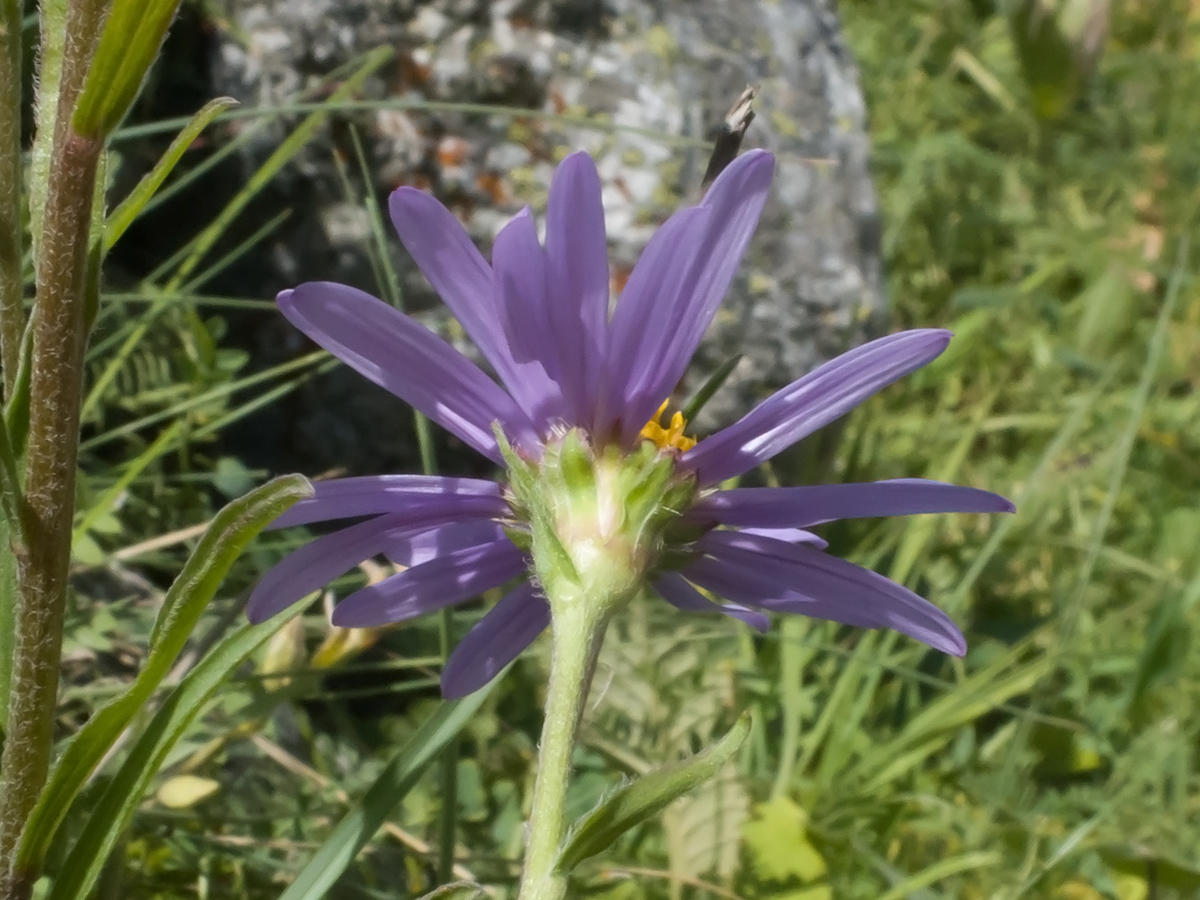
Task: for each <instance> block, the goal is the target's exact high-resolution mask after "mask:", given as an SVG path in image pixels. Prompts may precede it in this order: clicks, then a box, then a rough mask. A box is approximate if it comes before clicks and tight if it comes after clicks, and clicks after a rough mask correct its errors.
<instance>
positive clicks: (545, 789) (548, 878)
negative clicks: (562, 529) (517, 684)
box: [517, 597, 607, 900]
mask: <svg viewBox="0 0 1200 900" xmlns="http://www.w3.org/2000/svg"><path fill="white" fill-rule="evenodd" d="M551 606H552V607H553V609H554V621H553V625H552V630H551V644H550V647H551V649H550V683H549V685H548V686H547V688H546V720H545V723H544V724H543V726H542V741H541V745H540V746H539V748H538V762H537V774H536V776H535V778H534V782H533V803H532V805H531V808H530V812H529V843H528V846H527V848H526V850H525V866H524V869H523V870H522V872H521V888H520V891H519V893H518V894H517V897H518V900H562V898H563V897H565V896H566V891H567V876H566V873H563V872H558V871H556V869H555V863H556V862H557V860H558V853H559V848H560V847H561V845H562V841H563V836H564V835H565V833H566V820H565V816H564V805H565V801H566V796H567V782H568V781H569V779H570V774H571V754H572V752H573V751H574V749H575V739H576V737H577V736H578V734H579V722H580V719H581V717H582V714H583V705H584V703H585V702H586V701H587V696H588V690H589V688H590V687H591V684H592V675H593V673H594V671H595V666H596V655H597V654H598V653H599V652H600V642H601V640H602V639H603V637H604V628H605V625H606V624H607V612H606V611H605V610H604V609H603V608H598V607H597V606H596V605H595V604H591V603H588V602H587V598H586V597H579V598H575V599H574V601H573V602H570V603H564V604H554V603H552V604H551Z"/></svg>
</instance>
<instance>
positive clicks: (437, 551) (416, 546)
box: [382, 519, 505, 566]
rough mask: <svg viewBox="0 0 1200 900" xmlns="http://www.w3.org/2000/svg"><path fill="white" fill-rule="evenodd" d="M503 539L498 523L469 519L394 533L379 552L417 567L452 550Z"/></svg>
mask: <svg viewBox="0 0 1200 900" xmlns="http://www.w3.org/2000/svg"><path fill="white" fill-rule="evenodd" d="M504 539H505V537H504V529H503V528H502V527H501V526H500V525H499V524H498V523H496V522H489V521H486V520H481V519H468V520H466V521H463V522H446V523H445V524H442V525H437V526H435V527H433V528H412V529H408V530H407V531H403V532H399V533H396V534H395V535H393V536H391V537H390V538H389V539H388V540H386V541H385V543H384V546H383V550H382V552H383V553H384V554H386V555H387V558H388V559H390V560H391V561H392V562H394V563H395V564H396V565H398V566H419V565H422V564H424V563H427V562H429V561H430V560H432V559H436V558H437V557H439V556H445V555H446V554H447V553H451V552H453V551H455V550H465V549H467V548H468V547H479V546H482V545H483V544H494V543H496V542H498V541H501V540H504Z"/></svg>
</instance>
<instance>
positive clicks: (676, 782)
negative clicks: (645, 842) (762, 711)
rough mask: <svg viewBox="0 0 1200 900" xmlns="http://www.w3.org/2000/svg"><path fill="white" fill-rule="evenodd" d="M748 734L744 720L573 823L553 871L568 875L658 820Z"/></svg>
mask: <svg viewBox="0 0 1200 900" xmlns="http://www.w3.org/2000/svg"><path fill="white" fill-rule="evenodd" d="M749 733H750V717H749V716H748V715H743V716H742V717H741V718H740V719H738V721H737V724H736V725H734V726H733V728H732V729H730V731H729V733H728V734H727V735H725V737H723V738H721V740H719V741H718V742H717V743H716V744H714V745H713V746H711V747H709V748H708V749H707V750H705V751H703V752H701V753H698V754H696V755H695V756H693V757H692V758H691V759H687V760H684V761H682V762H678V763H675V764H673V765H669V766H664V767H662V768H661V769H656V770H655V771H653V772H651V773H650V774H649V775H645V776H643V777H641V778H639V779H637V780H636V781H634V782H632V783H630V784H627V785H625V786H624V787H621V788H619V789H618V790H617V791H615V792H614V793H613V794H612V795H611V796H609V797H607V798H606V799H604V800H602V801H601V802H600V805H599V806H597V807H596V808H595V809H594V810H592V811H591V812H590V813H588V814H587V815H585V816H584V817H583V818H582V819H580V820H579V821H578V822H576V823H575V826H574V827H573V828H572V829H571V833H570V834H569V835H568V836H567V840H566V843H565V846H564V847H563V849H562V852H561V853H560V854H559V858H558V865H557V869H558V870H559V871H560V872H565V873H569V872H571V871H572V870H573V869H574V868H575V867H576V866H578V865H579V864H580V863H581V862H583V861H584V860H585V859H588V858H590V857H592V856H595V855H596V854H597V853H600V852H602V851H603V850H605V849H606V848H608V847H609V846H610V845H611V844H612V843H613V842H614V841H615V840H616V839H617V838H619V837H620V836H621V835H623V834H624V833H625V832H626V831H628V830H629V829H630V828H632V827H633V826H635V825H637V824H639V823H641V822H644V821H646V820H647V819H649V818H650V817H651V816H654V815H657V814H658V813H660V812H662V810H663V809H665V808H666V806H667V805H668V804H669V803H670V802H671V801H672V800H676V799H678V798H679V797H682V796H683V795H684V794H686V793H687V792H688V791H690V790H692V788H694V787H696V786H697V785H699V784H701V783H703V782H705V781H707V780H708V779H710V778H712V777H713V776H714V775H716V774H717V772H718V771H719V770H720V768H721V766H723V765H724V764H725V763H726V762H728V761H729V759H730V757H732V756H733V754H734V753H735V752H737V749H738V747H740V746H741V745H742V741H744V740H745V739H746V735H747V734H749Z"/></svg>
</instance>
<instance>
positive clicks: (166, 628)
mask: <svg viewBox="0 0 1200 900" xmlns="http://www.w3.org/2000/svg"><path fill="white" fill-rule="evenodd" d="M311 496H312V485H311V484H309V482H308V479H306V478H304V477H302V476H300V475H287V476H284V477H282V478H277V479H275V480H274V481H271V482H268V483H267V484H264V485H263V486H262V487H260V488H258V490H256V491H253V492H252V493H250V494H247V495H246V496H245V497H242V498H241V499H240V500H235V501H234V502H233V503H230V504H229V505H228V506H226V507H225V508H224V509H223V510H221V511H220V512H219V513H217V515H216V517H215V518H214V519H213V522H212V524H211V525H209V527H208V530H207V531H205V533H204V536H203V537H201V538H200V543H199V544H197V545H196V549H195V550H193V551H192V555H191V556H190V557H189V558H188V561H187V563H185V564H184V567H183V571H182V572H180V573H179V577H178V578H177V579H175V583H174V584H172V585H171V588H170V590H169V591H168V592H167V596H166V599H165V600H164V602H163V607H162V609H161V610H160V611H159V616H158V620H157V621H156V622H155V624H154V631H153V633H152V634H151V637H150V653H149V655H148V656H147V657H146V663H145V666H144V667H143V668H142V671H141V673H139V675H138V677H137V679H136V680H135V681H134V682H133V684H132V685H130V687H129V690H128V691H126V692H125V693H124V694H123V695H121V696H120V697H118V698H117V699H116V700H114V701H113V702H112V703H110V704H108V706H106V707H104V708H103V709H101V710H99V711H98V712H97V713H96V714H95V715H93V716H92V717H91V718H90V719H89V720H88V722H87V724H86V725H84V726H83V727H82V728H81V729H80V730H79V731H78V732H77V733H76V734H75V736H74V737H73V738H72V739H71V741H70V743H69V744H68V745H67V748H66V750H64V751H63V754H62V756H61V757H59V760H58V763H57V764H56V765H55V767H54V771H53V772H52V773H51V775H50V780H49V781H48V782H47V784H46V787H45V789H44V790H43V791H42V794H41V796H40V797H39V798H38V803H37V806H35V807H34V809H33V812H32V813H31V814H30V818H29V822H28V823H27V824H26V826H25V831H24V833H23V834H22V837H21V845H20V847H19V849H18V852H17V866H18V868H20V869H23V870H25V871H30V872H36V871H39V870H40V869H41V866H42V862H43V861H44V860H45V858H46V853H47V851H48V850H49V847H50V842H51V840H52V839H53V837H54V833H55V832H56V831H57V829H58V826H59V824H60V823H61V822H62V820H63V817H64V816H65V815H66V813H67V810H68V809H69V808H70V806H71V803H72V802H73V801H74V800H75V797H76V796H77V795H78V794H79V791H80V789H81V788H82V787H83V785H84V783H85V782H86V781H87V779H88V777H89V776H90V775H91V773H92V772H93V771H94V770H95V768H96V766H98V765H99V764H100V761H101V759H103V758H104V755H105V754H106V753H107V752H108V750H109V748H110V747H112V745H113V742H114V741H115V740H116V739H117V737H118V736H120V734H121V732H122V731H124V730H125V728H126V727H127V726H128V725H129V723H130V722H131V721H132V720H133V717H134V716H135V715H137V713H138V712H139V711H140V710H141V709H142V708H143V707H144V706H145V705H146V703H147V701H149V699H150V698H151V696H152V695H153V694H154V691H155V690H156V689H157V688H158V685H159V684H160V683H161V682H162V680H163V678H165V677H166V675H167V673H168V672H169V671H170V670H171V667H172V666H173V665H174V663H175V660H176V658H177V657H178V656H179V654H180V652H181V651H182V650H183V648H184V645H185V644H186V643H187V640H188V638H189V636H190V635H191V633H192V630H193V629H194V628H195V626H196V622H197V621H198V620H199V618H200V615H201V613H202V612H203V611H204V608H205V607H206V606H207V605H208V603H209V601H210V600H211V599H212V598H213V595H214V594H216V592H217V588H218V587H219V586H220V584H221V581H222V580H223V579H224V578H225V575H226V573H227V572H228V571H229V567H230V566H232V565H233V562H234V560H236V559H237V558H238V556H239V555H240V554H241V552H242V551H243V550H244V549H245V548H246V545H247V544H249V543H250V541H251V540H252V539H253V538H254V537H255V536H256V535H257V534H258V533H259V532H260V531H262V529H263V528H265V527H266V526H267V525H268V524H270V523H271V522H272V521H273V520H275V519H276V518H278V517H279V515H280V514H281V513H282V512H284V511H285V510H286V509H287V508H288V507H290V506H291V505H292V504H293V503H295V502H296V501H298V500H302V499H305V498H307V497H311Z"/></svg>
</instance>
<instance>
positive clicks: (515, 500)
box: [500, 428, 696, 618]
mask: <svg viewBox="0 0 1200 900" xmlns="http://www.w3.org/2000/svg"><path fill="white" fill-rule="evenodd" d="M500 440H501V450H502V452H503V453H504V458H505V461H506V462H507V463H508V474H509V491H510V492H511V499H510V500H509V506H510V507H511V508H512V510H513V513H514V515H515V517H516V518H517V520H518V521H519V522H521V523H522V524H523V525H525V526H526V527H527V528H528V529H529V536H530V537H529V541H528V551H529V553H530V557H531V560H532V566H533V571H534V574H535V575H536V577H537V581H538V584H539V585H540V586H541V588H542V590H543V591H544V592H545V595H546V597H547V598H548V599H549V601H550V609H551V612H552V613H553V612H554V610H555V609H556V608H557V607H558V606H561V605H565V604H572V603H581V602H587V603H591V604H594V605H597V606H599V607H600V609H598V610H597V614H598V615H599V616H601V617H602V618H607V617H608V615H610V614H611V613H612V612H614V611H616V610H617V609H618V608H620V607H621V606H622V605H624V604H625V603H627V602H628V601H629V600H631V599H632V598H633V597H634V596H635V595H636V594H637V593H638V592H639V591H641V589H642V588H643V587H644V585H645V583H646V579H647V575H648V574H649V573H650V571H651V570H652V569H653V568H654V566H655V563H656V562H657V560H658V558H659V556H660V554H661V553H662V551H663V549H664V547H665V545H666V537H667V532H668V529H669V527H670V526H671V525H672V524H674V523H675V522H677V521H678V520H679V518H680V516H681V514H682V513H683V512H684V511H685V510H686V509H687V508H688V507H689V506H690V505H691V502H692V500H693V498H694V497H695V493H696V485H695V479H694V478H692V477H691V476H690V474H688V473H684V474H682V475H680V474H679V473H677V472H676V471H675V460H674V458H673V457H671V456H670V455H666V454H663V453H660V452H659V451H658V450H657V448H656V447H655V446H654V444H652V443H650V442H648V441H643V442H641V443H640V444H639V446H638V447H637V448H636V449H634V451H633V452H632V453H622V452H621V451H620V450H619V449H617V448H616V447H613V446H607V447H601V448H599V449H596V448H593V447H592V446H590V445H589V444H588V442H587V439H586V436H585V435H584V434H583V433H582V432H581V431H580V430H579V429H574V428H573V429H571V430H570V431H568V432H567V433H566V434H565V435H563V436H562V438H561V439H559V440H557V441H553V442H551V443H549V444H547V446H546V448H545V453H544V454H543V456H542V459H541V460H540V461H539V462H536V463H534V462H528V461H526V460H524V459H521V458H520V457H519V456H518V455H517V454H516V453H515V452H514V451H513V449H512V448H511V447H510V446H508V444H507V442H506V441H504V440H503V436H501V438H500ZM516 539H517V542H518V543H519V544H521V543H524V541H523V540H522V538H521V537H520V536H517V538H516Z"/></svg>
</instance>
